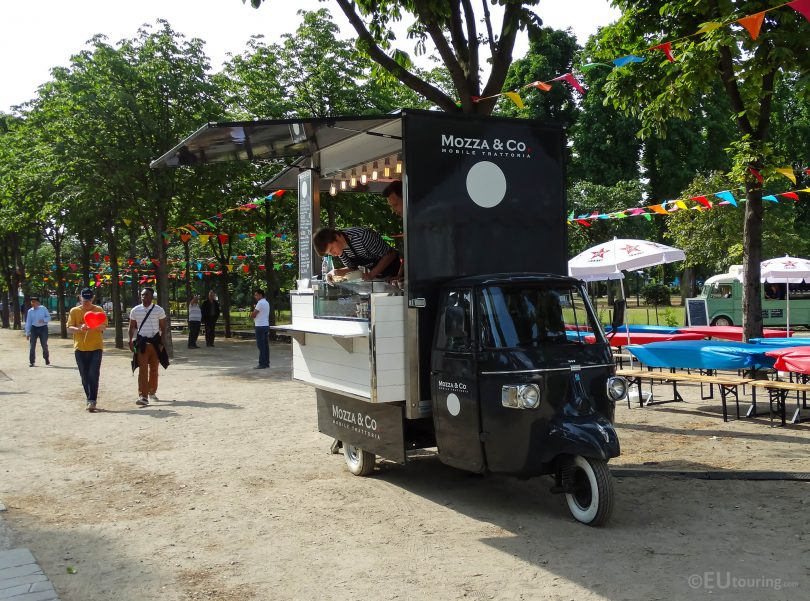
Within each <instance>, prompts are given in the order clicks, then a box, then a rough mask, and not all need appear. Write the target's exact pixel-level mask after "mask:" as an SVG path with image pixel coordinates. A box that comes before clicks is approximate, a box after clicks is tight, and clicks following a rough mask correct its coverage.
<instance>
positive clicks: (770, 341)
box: [749, 338, 810, 348]
mask: <svg viewBox="0 0 810 601" xmlns="http://www.w3.org/2000/svg"><path fill="white" fill-rule="evenodd" d="M749 342H750V343H751V344H760V345H762V346H769V347H771V348H787V347H789V346H810V338H752V339H751V340H749Z"/></svg>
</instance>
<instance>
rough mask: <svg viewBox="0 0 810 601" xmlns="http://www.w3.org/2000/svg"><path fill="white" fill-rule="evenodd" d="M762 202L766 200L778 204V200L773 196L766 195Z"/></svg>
mask: <svg viewBox="0 0 810 601" xmlns="http://www.w3.org/2000/svg"><path fill="white" fill-rule="evenodd" d="M762 200H767V201H769V202H779V199H778V198H776V196H774V195H773V194H768V195H767V196H763V197H762Z"/></svg>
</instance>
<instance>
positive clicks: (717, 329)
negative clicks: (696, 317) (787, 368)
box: [634, 326, 786, 342]
mask: <svg viewBox="0 0 810 601" xmlns="http://www.w3.org/2000/svg"><path fill="white" fill-rule="evenodd" d="M678 331H679V332H690V333H694V334H700V335H701V336H705V337H707V338H717V339H718V340H736V341H737V342H742V335H743V330H742V326H689V327H686V328H680V329H679V330H678ZM785 335H786V334H785V331H784V330H768V329H764V330H762V337H763V338H784V337H785ZM634 342H635V341H634Z"/></svg>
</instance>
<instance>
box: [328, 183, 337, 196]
mask: <svg viewBox="0 0 810 601" xmlns="http://www.w3.org/2000/svg"><path fill="white" fill-rule="evenodd" d="M329 195H330V196H337V184H336V183H335V180H332V184H331V185H330V186H329Z"/></svg>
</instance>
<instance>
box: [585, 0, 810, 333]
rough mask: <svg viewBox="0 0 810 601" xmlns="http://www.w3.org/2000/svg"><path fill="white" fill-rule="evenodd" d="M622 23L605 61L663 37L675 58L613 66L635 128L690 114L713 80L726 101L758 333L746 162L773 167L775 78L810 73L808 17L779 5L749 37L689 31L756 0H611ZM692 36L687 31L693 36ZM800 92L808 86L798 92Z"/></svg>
mask: <svg viewBox="0 0 810 601" xmlns="http://www.w3.org/2000/svg"><path fill="white" fill-rule="evenodd" d="M614 5H616V6H618V7H619V8H621V10H622V17H621V18H620V19H619V21H618V22H617V23H616V24H614V25H611V26H609V27H606V28H605V29H603V30H602V32H601V36H600V55H599V57H600V58H601V59H603V60H611V59H613V58H616V57H620V56H624V55H627V54H630V53H636V54H638V53H642V52H644V51H645V50H647V49H649V48H650V47H651V46H654V45H655V44H657V43H660V42H663V41H664V39H662V32H665V33H664V34H663V35H665V36H666V39H669V40H682V41H680V42H678V43H676V44H675V47H674V52H675V53H676V55H677V60H676V61H675V62H674V63H669V62H667V61H666V59H665V58H664V55H663V54H662V53H660V52H657V51H655V52H654V53H644V54H645V58H647V60H646V62H644V63H641V64H634V65H630V66H629V67H624V68H619V69H614V70H613V71H611V73H610V75H609V80H608V83H607V85H606V86H605V91H606V94H607V96H608V98H609V100H610V101H611V102H612V103H613V104H614V106H616V107H617V108H620V109H622V110H624V111H626V112H628V113H630V114H632V115H635V116H637V117H638V118H639V119H640V121H641V124H642V127H641V134H642V135H643V136H644V137H649V136H650V135H652V133H653V132H655V131H657V132H663V131H665V129H666V124H667V121H669V120H670V119H672V118H681V119H684V120H687V119H689V118H690V116H691V111H692V110H693V109H694V108H695V106H696V105H697V102H696V99H698V98H700V97H701V96H703V95H706V94H708V93H710V92H711V90H712V89H713V87H714V86H715V85H717V84H718V82H719V83H720V84H721V85H722V86H723V89H724V90H725V93H726V95H727V97H728V103H729V106H730V109H731V111H730V114H729V115H728V117H729V118H731V119H732V120H733V122H734V123H735V125H736V128H737V134H738V139H737V140H736V141H735V142H734V144H732V145H731V147H730V162H731V164H732V165H733V168H732V170H731V173H732V176H733V179H734V180H735V181H738V182H744V185H745V189H746V194H745V196H746V201H747V202H746V204H745V218H744V227H743V252H744V273H745V286H744V294H743V314H744V317H743V329H744V336H745V338H746V339H748V338H752V337H756V336H757V335H759V334H761V332H762V316H761V301H760V294H759V293H760V283H759V273H760V269H759V264H760V261H761V260H762V217H763V204H762V187H761V185H760V184H759V182H758V181H757V180H756V179H755V178H754V177H753V176H752V175H751V173H750V172H749V168H753V169H756V170H759V171H764V172H765V174H766V175H767V174H769V172H770V168H773V167H774V166H775V162H776V157H775V156H774V152H775V149H774V145H773V143H772V142H771V137H770V129H771V125H772V120H773V98H774V90H775V86H776V84H777V83H778V82H779V81H781V80H782V79H783V78H784V77H790V76H792V75H793V74H797V73H806V72H807V71H808V70H810V47H808V39H810V38H808V36H807V22H806V21H805V20H804V19H803V18H802V17H801V16H800V15H799V14H798V13H796V12H794V11H792V10H790V9H789V8H787V7H784V8H782V9H780V10H775V11H771V12H768V13H766V15H765V17H764V25H763V28H762V31H761V32H760V33H759V36H758V37H757V38H756V39H752V38H751V36H749V35H748V34H747V33H745V32H742V33H741V32H740V31H739V30H738V29H735V28H732V27H729V26H723V27H718V28H716V29H713V30H711V31H707V32H706V33H703V34H701V35H698V36H692V34H694V33H695V32H697V31H698V30H699V29H700V28H701V27H702V26H703V25H704V24H705V23H708V22H726V21H729V20H732V19H734V18H735V17H736V18H739V17H743V16H746V15H751V14H754V13H758V12H759V11H761V10H762V9H763V6H762V3H761V2H754V1H731V0H706V1H701V2H695V1H693V0H669V1H666V0H615V1H614ZM690 36H691V37H690ZM805 93H806V92H805Z"/></svg>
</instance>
